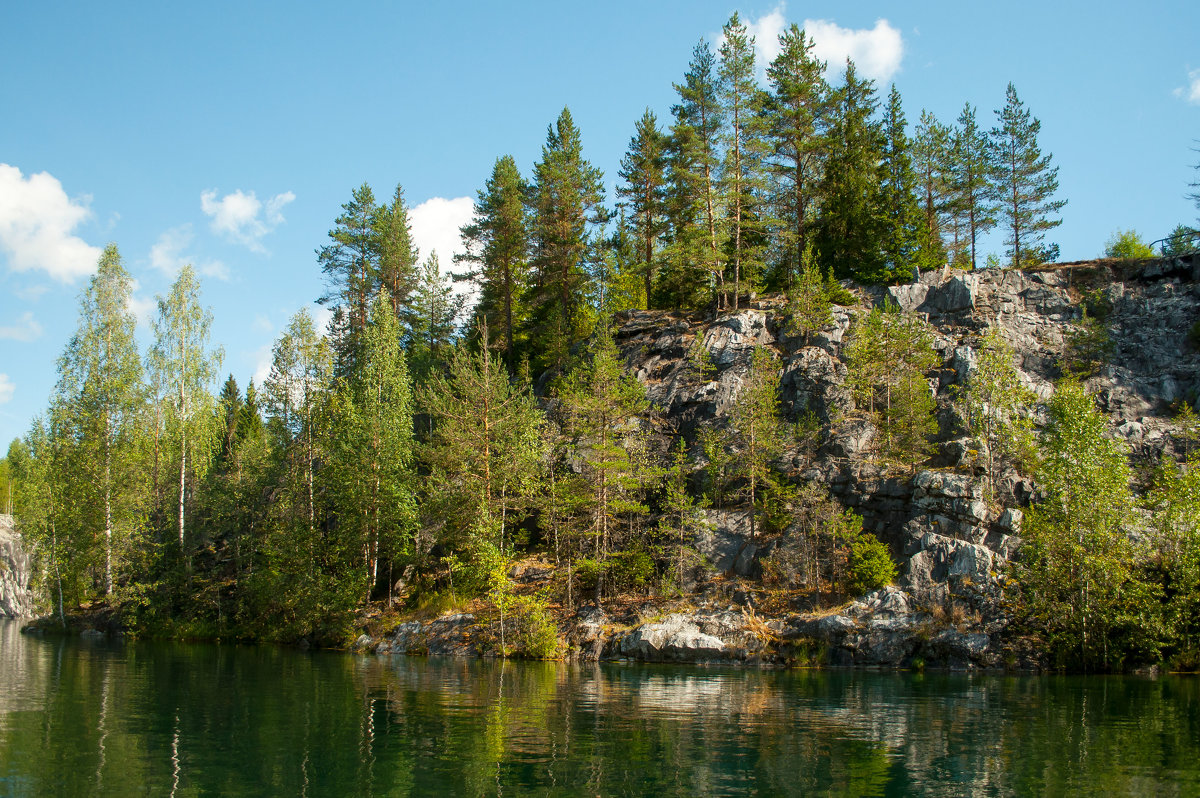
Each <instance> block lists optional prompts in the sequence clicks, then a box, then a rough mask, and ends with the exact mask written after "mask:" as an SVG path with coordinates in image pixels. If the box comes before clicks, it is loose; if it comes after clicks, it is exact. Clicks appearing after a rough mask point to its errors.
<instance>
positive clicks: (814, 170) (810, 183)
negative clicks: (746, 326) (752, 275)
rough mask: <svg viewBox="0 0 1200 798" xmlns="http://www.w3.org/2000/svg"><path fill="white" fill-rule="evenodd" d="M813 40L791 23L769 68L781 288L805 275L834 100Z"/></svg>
mask: <svg viewBox="0 0 1200 798" xmlns="http://www.w3.org/2000/svg"><path fill="white" fill-rule="evenodd" d="M813 47H814V42H813V40H812V39H811V38H808V37H807V36H806V35H805V33H804V31H803V30H801V29H800V28H799V27H798V26H796V25H792V26H791V28H789V29H788V30H787V31H785V32H784V33H783V34H782V35H780V37H779V55H778V56H776V57H775V60H774V61H772V62H771V65H770V66H769V67H767V78H768V80H769V81H770V83H771V95H770V97H769V99H768V102H767V107H766V118H767V136H768V140H769V142H770V145H771V170H772V173H773V174H774V177H775V180H776V182H777V184H778V190H777V192H776V198H775V201H776V204H777V206H778V208H779V212H778V214H777V215H778V216H779V218H780V221H781V225H780V229H779V237H780V239H781V243H780V249H781V250H782V264H781V278H780V279H779V280H778V281H777V282H778V283H779V284H780V286H781V287H787V286H790V285H791V284H792V282H793V281H794V280H795V278H796V277H797V275H799V273H800V268H801V262H802V261H803V258H804V250H805V247H806V246H807V244H808V238H809V227H810V225H811V223H812V217H813V216H814V211H815V208H816V204H817V203H816V200H817V193H816V188H817V183H818V181H819V179H820V175H821V163H822V159H823V154H824V149H825V147H824V139H823V137H822V128H823V125H824V118H825V113H826V104H827V103H828V100H829V85H828V84H827V83H826V82H825V77H824V72H825V62H824V61H819V60H817V59H816V58H815V57H814V56H813V55H812V49H813Z"/></svg>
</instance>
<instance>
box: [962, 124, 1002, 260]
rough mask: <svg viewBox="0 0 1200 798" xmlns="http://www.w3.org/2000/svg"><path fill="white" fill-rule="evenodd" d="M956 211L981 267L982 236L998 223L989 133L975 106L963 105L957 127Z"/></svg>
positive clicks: (972, 251)
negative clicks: (980, 244) (983, 126)
mask: <svg viewBox="0 0 1200 798" xmlns="http://www.w3.org/2000/svg"><path fill="white" fill-rule="evenodd" d="M953 164H954V213H955V214H956V216H957V217H958V219H959V220H960V223H961V225H962V227H963V230H964V232H965V234H966V237H967V242H966V243H969V245H970V247H971V268H972V269H975V268H978V266H979V263H978V261H979V250H978V240H979V236H980V235H981V234H983V233H986V232H987V231H988V230H991V229H992V228H993V227H995V226H996V205H995V201H994V199H993V192H992V191H991V190H990V188H989V186H990V183H989V180H990V176H991V174H992V172H993V170H992V165H991V164H992V160H991V149H990V147H989V146H988V140H987V136H986V135H985V134H984V132H983V131H982V130H980V129H979V124H978V123H977V122H976V121H975V109H974V108H972V107H971V104H970V103H967V104H966V105H964V106H963V110H962V113H961V114H959V116H958V127H957V128H955V129H954V159H953Z"/></svg>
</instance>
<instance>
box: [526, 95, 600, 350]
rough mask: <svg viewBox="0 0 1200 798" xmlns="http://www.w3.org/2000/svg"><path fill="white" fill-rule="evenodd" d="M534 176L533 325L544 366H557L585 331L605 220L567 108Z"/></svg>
mask: <svg viewBox="0 0 1200 798" xmlns="http://www.w3.org/2000/svg"><path fill="white" fill-rule="evenodd" d="M533 174H534V180H533V189H532V192H531V224H530V232H531V234H532V235H531V238H532V241H533V271H534V297H533V300H534V309H533V310H534V319H533V323H534V326H535V328H536V329H538V330H539V332H540V334H541V335H542V336H544V337H545V339H546V340H547V341H548V345H547V350H548V352H545V353H544V354H543V357H544V359H545V361H546V362H545V364H544V365H552V366H555V367H561V366H562V365H563V364H564V363H565V360H566V354H567V350H568V348H569V347H570V345H571V344H572V343H574V342H575V341H576V340H578V338H579V336H581V335H582V334H584V333H585V332H586V330H585V329H584V324H583V322H585V319H584V317H583V314H582V313H581V309H582V306H583V298H584V297H586V296H587V294H588V270H587V263H588V260H589V258H591V257H592V255H593V246H594V243H595V241H594V238H593V236H592V235H591V228H592V227H594V226H597V225H600V224H602V223H603V222H604V221H605V220H606V215H605V211H604V207H603V205H602V203H603V202H604V187H603V184H602V174H601V172H600V170H599V169H597V168H595V167H594V166H592V165H591V164H590V163H589V162H588V161H587V160H586V159H584V157H583V145H582V142H581V140H580V136H579V129H578V128H576V127H575V122H574V120H573V119H572V118H571V112H570V111H569V110H568V109H566V108H564V109H563V111H562V113H561V114H560V115H559V117H558V121H557V122H555V124H553V125H551V126H550V128H549V130H548V131H547V134H546V143H545V144H544V145H543V146H542V160H541V161H539V162H538V163H537V164H536V165H535V166H534V168H533Z"/></svg>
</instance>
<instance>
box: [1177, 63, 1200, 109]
mask: <svg viewBox="0 0 1200 798" xmlns="http://www.w3.org/2000/svg"><path fill="white" fill-rule="evenodd" d="M1173 93H1174V95H1175V96H1176V97H1181V98H1183V100H1184V101H1185V102H1188V103H1191V104H1192V105H1200V69H1193V70H1192V71H1190V72H1188V84H1187V85H1186V86H1180V87H1179V88H1178V89H1176V90H1175V91H1174V92H1173Z"/></svg>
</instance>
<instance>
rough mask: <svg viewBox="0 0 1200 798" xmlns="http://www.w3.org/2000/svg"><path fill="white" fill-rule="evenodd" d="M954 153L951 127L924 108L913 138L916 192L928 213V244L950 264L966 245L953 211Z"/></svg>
mask: <svg viewBox="0 0 1200 798" xmlns="http://www.w3.org/2000/svg"><path fill="white" fill-rule="evenodd" d="M952 156H953V150H952V145H951V141H950V128H948V127H946V126H945V125H943V124H942V123H941V122H939V121H938V120H937V117H935V116H934V115H933V114H931V113H930V112H929V111H921V120H920V122H918V123H917V126H916V129H915V130H914V133H913V141H912V163H913V171H914V172H915V173H916V178H917V193H918V198H919V202H920V206H921V212H922V213H923V214H924V216H925V230H926V234H927V235H928V237H929V238H928V242H929V243H928V246H929V247H930V248H931V249H933V250H934V251H935V254H937V255H938V257H937V260H938V261H939V262H945V261H946V259H947V258H949V260H950V262H951V263H953V262H954V261H955V260H957V259H958V257H959V253H960V252H961V251H962V249H963V246H965V242H964V241H963V240H962V237H961V236H960V235H959V226H958V224H957V223H956V221H955V219H954V215H953V213H951V210H952V206H953V195H952V193H951V189H952V185H953V171H952V170H953V163H952ZM947 228H949V229H947ZM947 237H949V241H948V242H947Z"/></svg>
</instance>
